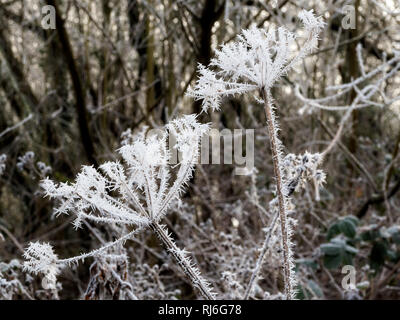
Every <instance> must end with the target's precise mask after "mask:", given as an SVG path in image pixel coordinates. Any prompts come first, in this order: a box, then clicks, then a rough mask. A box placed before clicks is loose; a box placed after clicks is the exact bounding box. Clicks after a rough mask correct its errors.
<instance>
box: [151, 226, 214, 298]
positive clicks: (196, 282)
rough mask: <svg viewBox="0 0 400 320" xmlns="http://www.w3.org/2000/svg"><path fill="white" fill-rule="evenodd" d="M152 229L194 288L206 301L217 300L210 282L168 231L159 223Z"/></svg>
mask: <svg viewBox="0 0 400 320" xmlns="http://www.w3.org/2000/svg"><path fill="white" fill-rule="evenodd" d="M150 228H151V229H152V230H153V231H154V233H155V234H156V235H157V237H158V239H159V240H160V241H161V242H162V243H163V245H164V246H165V247H166V249H167V250H168V252H169V253H170V254H171V255H172V256H173V258H174V259H175V261H176V262H177V263H178V264H179V266H180V267H181V268H182V270H183V272H184V274H185V275H186V276H187V277H188V278H189V280H190V282H191V283H192V285H193V287H195V288H197V289H198V290H199V291H200V293H201V295H202V296H203V297H204V298H205V299H207V300H215V298H214V295H213V294H212V292H211V288H210V286H209V284H208V282H207V281H206V280H205V279H203V277H202V276H201V274H200V272H199V270H198V269H197V268H196V267H195V266H194V265H193V262H191V261H190V259H189V258H188V257H187V256H186V255H185V253H184V251H183V250H180V249H179V248H178V247H177V246H176V244H175V242H174V241H173V239H172V238H171V237H170V236H169V235H168V232H167V230H166V229H165V228H164V227H163V226H161V225H160V224H159V223H157V222H153V223H151V224H150Z"/></svg>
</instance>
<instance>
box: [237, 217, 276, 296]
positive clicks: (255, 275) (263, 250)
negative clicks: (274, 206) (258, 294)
mask: <svg viewBox="0 0 400 320" xmlns="http://www.w3.org/2000/svg"><path fill="white" fill-rule="evenodd" d="M277 219H278V212H277V213H276V214H274V217H273V218H272V222H271V226H270V227H269V230H268V233H267V234H266V236H265V240H264V244H263V246H262V248H261V252H260V255H259V256H258V259H257V263H256V266H255V268H254V271H253V274H252V275H251V278H250V281H249V284H248V285H247V289H246V292H245V294H244V297H243V300H247V299H248V298H249V295H250V293H251V290H252V289H253V286H254V283H255V281H256V279H257V278H258V274H259V273H260V269H261V266H262V263H263V260H264V256H265V254H266V253H267V251H268V247H269V241H270V240H271V236H272V233H273V232H274V229H275V224H276V220H277Z"/></svg>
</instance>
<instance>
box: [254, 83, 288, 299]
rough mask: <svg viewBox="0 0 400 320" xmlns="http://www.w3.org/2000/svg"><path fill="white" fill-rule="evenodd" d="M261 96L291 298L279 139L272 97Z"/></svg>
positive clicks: (263, 90) (284, 265)
mask: <svg viewBox="0 0 400 320" xmlns="http://www.w3.org/2000/svg"><path fill="white" fill-rule="evenodd" d="M261 96H262V98H263V100H264V111H265V116H266V118H267V128H268V135H269V138H270V145H271V152H272V162H273V165H274V174H275V180H276V193H277V198H278V210H279V220H280V225H281V235H282V252H283V275H284V284H285V295H286V299H292V298H293V288H292V284H291V279H292V278H293V277H292V276H291V272H292V270H291V265H290V260H289V259H290V245H289V239H288V238H289V237H288V226H287V221H286V206H285V194H284V192H283V181H282V173H281V163H280V160H281V157H280V141H279V139H278V134H277V132H278V128H277V126H276V123H275V115H274V111H273V105H272V97H271V95H270V93H269V92H267V90H266V89H265V88H263V89H262V90H261Z"/></svg>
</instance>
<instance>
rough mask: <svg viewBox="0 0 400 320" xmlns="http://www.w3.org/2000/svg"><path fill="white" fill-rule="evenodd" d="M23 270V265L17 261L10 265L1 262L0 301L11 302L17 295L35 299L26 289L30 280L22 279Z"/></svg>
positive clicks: (12, 261) (11, 262)
mask: <svg viewBox="0 0 400 320" xmlns="http://www.w3.org/2000/svg"><path fill="white" fill-rule="evenodd" d="M21 270H22V265H21V263H20V261H19V260H17V259H13V260H11V261H10V262H8V263H6V262H0V300H11V299H12V298H13V297H14V296H15V295H22V296H26V297H28V298H29V299H31V300H32V299H33V298H32V296H31V295H30V293H29V292H28V290H27V287H26V283H27V282H28V280H29V279H28V278H26V279H25V281H23V280H22V279H21V274H22V272H21ZM28 276H29V275H28Z"/></svg>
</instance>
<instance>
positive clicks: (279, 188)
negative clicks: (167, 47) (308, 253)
mask: <svg viewBox="0 0 400 320" xmlns="http://www.w3.org/2000/svg"><path fill="white" fill-rule="evenodd" d="M299 18H300V20H301V21H302V22H303V24H304V27H305V33H306V35H305V42H304V43H303V45H302V48H301V49H300V51H293V50H292V48H293V46H294V40H295V34H293V33H292V32H290V31H289V30H288V29H286V28H284V27H279V28H278V29H275V28H273V27H271V28H270V29H269V30H268V31H265V30H263V29H258V28H255V27H253V28H250V29H248V30H243V31H242V34H241V35H239V37H238V40H237V41H236V42H232V43H228V44H225V45H223V46H222V47H221V49H219V50H217V51H216V53H215V58H213V59H212V60H211V63H210V65H209V67H205V66H202V65H200V66H199V73H200V77H199V79H198V80H197V82H196V85H195V87H194V88H193V89H192V88H190V89H189V91H188V95H189V96H191V97H194V98H195V99H196V100H198V99H201V100H202V106H203V111H207V110H208V109H209V108H211V109H213V110H218V109H219V107H220V103H221V97H223V96H229V95H237V94H243V93H248V92H253V91H258V93H259V95H260V97H261V99H259V98H257V97H255V96H254V98H255V99H256V100H257V101H259V102H260V103H262V104H264V111H265V114H266V118H267V127H268V134H269V137H270V144H271V152H272V159H273V165H274V174H275V179H276V196H277V199H278V206H279V221H280V225H281V236H282V249H283V250H282V252H283V270H284V283H285V295H286V298H287V299H292V298H294V295H295V292H294V286H295V277H294V271H293V268H294V263H293V258H292V248H291V246H292V243H291V240H290V235H291V233H292V230H291V228H290V226H289V225H288V224H287V217H286V215H287V206H288V203H287V197H288V191H287V190H286V185H287V184H286V181H285V180H284V174H283V170H284V169H283V162H282V143H281V142H280V140H279V139H278V129H279V126H278V124H277V122H276V119H275V114H274V105H273V98H272V95H271V88H272V87H273V86H274V84H276V82H277V81H278V80H279V79H280V78H281V77H282V76H283V75H285V74H286V73H287V72H288V71H289V70H291V69H292V68H293V67H294V66H295V65H296V64H297V63H298V62H300V61H301V59H303V58H304V57H305V56H307V55H308V54H309V53H310V52H312V51H313V50H314V49H315V48H316V47H317V44H318V35H319V33H320V31H321V29H322V28H323V25H324V23H323V21H322V19H321V18H318V17H316V16H315V15H314V14H313V11H312V10H311V11H306V10H303V11H301V12H300V14H299ZM212 68H215V69H216V70H217V71H214V70H213V69H212ZM256 269H257V268H256Z"/></svg>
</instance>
